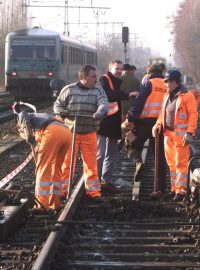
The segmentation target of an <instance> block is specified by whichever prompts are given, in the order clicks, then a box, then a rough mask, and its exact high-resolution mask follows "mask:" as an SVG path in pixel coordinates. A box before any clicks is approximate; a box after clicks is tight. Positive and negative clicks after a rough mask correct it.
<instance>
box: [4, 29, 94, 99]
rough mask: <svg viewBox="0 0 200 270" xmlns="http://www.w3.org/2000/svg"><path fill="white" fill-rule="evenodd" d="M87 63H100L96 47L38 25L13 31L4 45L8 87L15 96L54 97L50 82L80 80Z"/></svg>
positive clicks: (18, 97) (22, 97)
mask: <svg viewBox="0 0 200 270" xmlns="http://www.w3.org/2000/svg"><path fill="white" fill-rule="evenodd" d="M84 64H92V65H94V66H96V65H97V52H96V48H95V47H94V46H92V45H88V44H84V43H83V42H81V41H78V40H76V39H72V38H70V37H68V36H65V35H62V34H59V33H57V32H54V31H49V30H44V29H41V28H39V27H35V28H33V29H25V30H19V31H15V32H11V33H9V34H8V35H7V37H6V45H5V86H6V90H7V91H9V92H10V93H11V94H12V95H13V96H14V97H15V98H16V99H25V98H32V97H34V98H35V97H36V98H40V97H51V96H52V94H53V93H52V90H51V89H50V81H51V80H52V79H60V80H63V81H64V82H65V83H66V84H68V83H72V82H75V81H77V80H78V71H79V69H80V67H81V66H82V65H84Z"/></svg>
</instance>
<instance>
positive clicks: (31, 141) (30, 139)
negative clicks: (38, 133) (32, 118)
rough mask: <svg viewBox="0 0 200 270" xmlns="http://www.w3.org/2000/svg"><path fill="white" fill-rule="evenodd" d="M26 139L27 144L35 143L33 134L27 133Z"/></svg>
mask: <svg viewBox="0 0 200 270" xmlns="http://www.w3.org/2000/svg"><path fill="white" fill-rule="evenodd" d="M26 141H27V143H29V144H36V141H35V137H34V136H33V135H28V137H27V139H26Z"/></svg>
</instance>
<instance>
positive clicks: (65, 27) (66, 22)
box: [63, 0, 70, 36]
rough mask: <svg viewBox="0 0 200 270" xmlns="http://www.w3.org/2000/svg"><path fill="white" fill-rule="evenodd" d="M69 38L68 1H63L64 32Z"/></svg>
mask: <svg viewBox="0 0 200 270" xmlns="http://www.w3.org/2000/svg"><path fill="white" fill-rule="evenodd" d="M66 33H67V35H68V36H69V34H70V33H69V21H68V0H65V12H64V32H63V34H66Z"/></svg>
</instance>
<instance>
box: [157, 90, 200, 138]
mask: <svg viewBox="0 0 200 270" xmlns="http://www.w3.org/2000/svg"><path fill="white" fill-rule="evenodd" d="M168 99H169V94H166V95H165V97H164V101H163V106H162V110H161V113H160V115H159V118H158V121H157V124H158V125H162V126H163V128H164V135H165V129H166V127H165V124H166V122H165V120H166V105H167V102H168ZM197 120H198V113H197V102H196V99H195V97H194V95H193V94H192V93H191V92H187V91H185V92H180V94H179V95H178V98H177V101H176V110H175V119H174V133H175V136H176V139H177V140H178V141H180V142H182V139H183V136H184V135H185V133H186V132H190V133H191V134H193V135H194V134H195V131H196V128H197Z"/></svg>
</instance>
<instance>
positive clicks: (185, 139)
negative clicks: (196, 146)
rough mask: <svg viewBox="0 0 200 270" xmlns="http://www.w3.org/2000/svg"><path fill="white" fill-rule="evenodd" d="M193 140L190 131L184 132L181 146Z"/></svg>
mask: <svg viewBox="0 0 200 270" xmlns="http://www.w3.org/2000/svg"><path fill="white" fill-rule="evenodd" d="M192 141H193V136H192V134H190V133H185V135H184V136H183V146H185V145H188V144H190V143H191V142H192Z"/></svg>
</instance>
